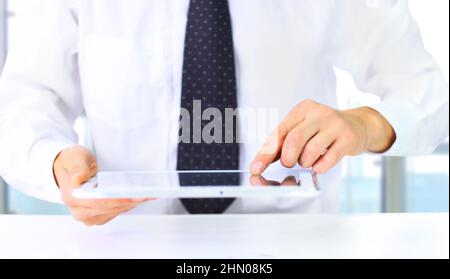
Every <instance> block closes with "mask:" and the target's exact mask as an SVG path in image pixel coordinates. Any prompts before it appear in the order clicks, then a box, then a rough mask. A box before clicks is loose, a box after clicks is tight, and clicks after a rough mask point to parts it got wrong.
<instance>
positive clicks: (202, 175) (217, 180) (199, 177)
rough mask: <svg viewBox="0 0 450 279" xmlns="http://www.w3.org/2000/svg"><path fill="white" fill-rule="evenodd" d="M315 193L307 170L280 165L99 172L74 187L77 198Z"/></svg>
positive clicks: (315, 181)
mask: <svg viewBox="0 0 450 279" xmlns="http://www.w3.org/2000/svg"><path fill="white" fill-rule="evenodd" d="M318 193H319V187H318V183H317V178H316V176H315V174H314V173H313V172H311V171H309V170H301V169H281V170H272V171H266V172H265V173H264V174H263V175H258V176H254V175H251V174H250V173H249V172H247V171H240V170H233V171H145V172H99V173H98V174H97V176H96V177H94V178H93V179H91V180H90V181H88V182H87V183H85V184H84V185H82V187H80V188H79V189H77V190H75V191H74V193H73V194H74V196H75V197H78V198H125V197H130V198H131V197H133V198H134V197H199V198H201V197H244V196H258V195H272V196H277V195H278V196H284V195H308V196H313V195H317V194H318Z"/></svg>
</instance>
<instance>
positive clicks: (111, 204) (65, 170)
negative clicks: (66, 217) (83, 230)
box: [53, 146, 148, 226]
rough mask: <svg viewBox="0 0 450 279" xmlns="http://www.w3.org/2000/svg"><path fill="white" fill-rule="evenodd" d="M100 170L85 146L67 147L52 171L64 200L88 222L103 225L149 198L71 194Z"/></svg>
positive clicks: (74, 214) (84, 221)
mask: <svg viewBox="0 0 450 279" xmlns="http://www.w3.org/2000/svg"><path fill="white" fill-rule="evenodd" d="M96 173H97V160H96V158H95V157H94V155H92V153H91V152H90V151H89V150H87V149H86V148H84V147H82V146H75V147H72V148H68V149H65V150H63V151H61V153H59V155H58V156H57V157H56V159H55V161H54V163H53V174H54V176H55V180H56V183H57V184H58V186H59V188H60V191H61V197H62V200H63V202H64V203H65V204H66V205H67V207H68V208H69V210H70V212H71V214H72V216H73V217H74V218H75V219H76V220H78V221H81V222H83V223H84V224H85V225H88V226H92V225H103V224H105V223H107V222H109V221H110V220H112V219H113V218H115V217H116V216H118V215H119V214H122V213H124V212H127V211H129V210H131V209H132V208H134V207H135V206H137V205H138V204H140V203H143V202H145V201H147V200H148V199H101V200H81V199H76V198H74V197H73V196H72V191H73V189H75V188H77V187H79V186H80V185H82V184H83V183H85V182H86V181H88V180H89V179H90V178H91V177H93V176H95V174H96Z"/></svg>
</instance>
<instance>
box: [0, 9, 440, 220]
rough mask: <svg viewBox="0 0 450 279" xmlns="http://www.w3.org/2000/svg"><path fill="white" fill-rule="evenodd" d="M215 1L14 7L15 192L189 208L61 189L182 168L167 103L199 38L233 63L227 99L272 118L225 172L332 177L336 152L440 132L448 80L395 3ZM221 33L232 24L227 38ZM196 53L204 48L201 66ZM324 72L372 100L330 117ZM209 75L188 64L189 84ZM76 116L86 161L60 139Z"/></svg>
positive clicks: (0, 85)
mask: <svg viewBox="0 0 450 279" xmlns="http://www.w3.org/2000/svg"><path fill="white" fill-rule="evenodd" d="M217 2H220V3H219V6H216V5H217ZM217 2H216V1H202V0H192V1H189V0H182V1H181V0H180V1H177V0H169V1H166V0H164V1H162V0H140V1H138V0H136V1H125V0H98V1H89V0H64V1H48V0H42V1H34V2H33V3H27V4H26V7H24V8H23V10H22V11H20V12H18V13H17V21H18V22H17V28H16V30H13V32H14V33H12V35H13V41H12V43H11V47H10V50H9V55H8V58H7V62H6V65H5V69H4V73H3V75H2V78H1V82H0V175H1V176H2V177H3V178H4V179H5V180H6V181H7V182H8V183H9V184H11V185H13V186H15V187H17V188H19V189H20V190H21V191H23V192H25V193H27V194H29V195H32V196H35V197H37V198H41V199H45V200H49V201H55V202H60V201H61V200H62V201H63V202H64V203H65V204H67V205H68V207H69V209H70V210H71V212H72V214H73V215H74V217H75V218H76V219H78V220H81V221H83V222H84V223H85V224H88V225H93V224H103V223H106V222H108V221H109V220H111V219H113V218H114V217H116V216H117V215H119V214H121V213H123V212H126V211H129V210H131V209H133V208H135V207H136V206H138V205H139V206H138V207H137V208H136V209H134V210H135V211H139V210H142V211H145V212H149V213H186V212H189V210H186V205H184V206H183V205H182V204H181V203H180V201H179V200H177V199H159V200H151V201H150V200H131V199H120V200H101V201H99V200H91V201H87V200H78V199H75V198H73V197H72V196H71V191H72V189H73V188H74V187H78V186H79V185H80V184H81V183H83V182H84V181H86V180H87V179H89V178H90V177H91V176H93V175H95V173H96V172H97V171H98V170H111V171H114V170H121V171H124V170H174V169H183V168H190V167H192V166H188V165H184V166H183V165H181V166H180V158H178V157H179V154H180V145H179V143H178V133H179V128H180V126H179V125H180V122H179V116H180V104H182V101H183V100H182V99H183V98H182V96H186V95H184V94H185V93H186V92H187V91H188V90H189V89H192V87H195V86H196V85H195V84H192V83H189V82H187V80H188V78H187V72H189V70H188V69H187V68H186V67H187V64H186V61H188V59H191V60H192V61H197V60H198V58H201V59H202V57H203V56H201V55H205V54H201V53H200V52H201V51H200V50H201V48H202V47H205V48H206V49H207V50H208V47H212V48H211V49H216V48H217V46H219V45H223V44H225V45H228V44H231V45H232V52H229V51H230V50H229V49H227V50H226V51H227V52H225V53H226V55H225V56H228V57H229V58H232V59H234V62H235V63H234V65H232V66H230V65H229V64H226V63H229V61H225V60H223V61H222V62H223V63H225V64H224V65H228V67H229V69H228V70H229V73H230V74H232V75H234V77H233V79H232V80H231V82H232V83H233V84H232V86H231V87H228V88H227V90H228V91H227V92H234V95H233V94H231V95H230V94H229V95H230V96H229V97H230V98H231V97H232V99H230V102H231V103H233V104H236V101H237V104H238V107H239V108H242V109H249V110H250V109H256V110H259V109H261V110H265V109H269V110H270V109H276V110H277V111H278V112H279V114H280V116H282V117H283V118H282V119H280V120H281V121H280V124H279V125H272V126H271V127H270V129H272V130H273V131H275V132H274V133H271V134H270V135H266V136H268V141H267V143H266V144H264V145H263V147H262V148H261V149H260V145H259V144H257V143H254V142H245V141H244V142H243V143H242V144H241V145H240V149H239V154H240V156H239V158H238V160H239V164H238V166H239V168H250V169H251V171H252V172H253V173H254V174H260V173H262V172H263V171H264V170H265V169H266V168H267V167H268V166H269V164H271V163H273V162H276V161H277V160H278V159H280V160H279V161H280V163H281V164H282V165H283V166H285V167H293V166H295V165H296V164H297V163H299V164H300V165H301V166H302V167H312V168H313V169H314V170H315V171H317V172H318V173H325V172H328V175H330V174H331V176H330V177H329V178H328V181H333V183H336V184H337V183H338V182H337V181H338V180H339V179H338V177H339V174H338V173H339V171H338V168H334V169H333V170H331V169H332V168H333V167H334V166H335V165H336V164H337V163H338V162H339V161H340V160H341V159H342V157H343V156H346V155H358V154H361V153H364V152H373V153H382V154H384V155H392V156H397V155H398V156H406V155H417V154H427V153H430V152H432V151H433V150H434V148H435V147H436V146H437V145H438V144H439V143H441V142H442V141H443V140H444V139H445V138H446V137H447V136H448V84H447V83H446V82H445V80H444V78H443V77H442V75H441V73H440V71H439V69H438V67H437V65H436V64H435V62H434V61H433V59H432V57H431V56H430V55H429V54H428V53H427V52H426V50H425V49H424V48H423V45H422V42H421V38H420V33H419V30H418V28H417V26H416V23H415V22H414V20H413V19H412V17H411V15H410V14H409V12H408V7H407V1H404V0H398V1H394V0H385V1H375V2H374V1H370V5H369V2H367V1H363V0H361V1H353V0H350V1H345V0H339V1H337V0H314V1H312V0H301V1H284V0H280V1H263V0H246V1H239V0H229V1H225V0H218V1H217ZM208 5H211V6H208ZM202 9H203V10H202ZM217 10H218V11H217ZM202 11H203V12H202ZM191 12H192V13H191ZM203 17H205V18H203ZM226 20H228V21H226ZM200 21H201V22H200ZM199 22H200V23H201V24H199ZM190 23H195V24H193V25H192V26H191V25H190ZM202 24H203V25H202ZM223 26H227V28H228V27H229V26H232V36H226V34H227V32H231V30H228V29H227V28H225V27H223ZM202 28H203V29H202ZM211 30H212V31H214V32H212V31H211ZM188 31H189V32H191V33H189V34H188ZM203 32H204V33H203ZM208 32H210V33H208ZM211 32H212V33H211ZM199 33H200V34H205V36H206V37H205V38H204V40H205V41H207V42H208V43H209V44H210V45H206V44H205V45H204V44H203V43H204V42H203V39H199V41H198V42H197V43H198V44H193V43H192V42H191V44H192V45H190V46H189V47H188V42H189V40H188V39H189V38H190V37H189V36H193V38H195V36H198V34H199ZM208 34H209V35H208ZM224 34H225V35H224ZM188 35H189V36H188ZM216 35H218V36H219V38H220V39H217V37H216ZM222 40H227V41H225V42H224V41H222ZM187 49H190V50H193V52H194V54H192V56H189V55H191V54H189V55H188V54H187V51H186V50H187ZM208 51H209V50H208ZM198 55H200V56H198ZM214 55H218V57H220V58H218V59H219V60H220V59H222V57H223V55H221V54H220V52H219V53H215V54H214ZM191 60H189V61H191ZM212 61H213V60H208V58H207V56H205V63H206V64H204V67H207V68H208V69H209V66H211V65H212V63H213V62H212ZM214 61H215V60H214ZM192 63H194V62H192ZM200 66H201V65H200V64H199V66H198V67H200ZM334 66H335V67H339V68H341V69H344V70H346V71H348V72H349V73H351V74H352V75H353V77H354V79H355V82H356V84H357V86H358V87H359V88H360V89H361V90H363V91H365V92H369V93H372V94H376V95H378V96H379V97H380V99H381V101H380V102H379V103H378V104H375V105H373V106H370V107H369V106H367V107H359V108H354V109H352V110H345V111H342V110H338V109H337V108H336V106H337V101H336V92H335V91H336V88H335V87H336V86H335V76H334V72H333V67H334ZM218 69H221V68H220V67H219V68H218ZM203 72H204V73H203ZM212 73H213V72H212V71H208V70H205V71H202V72H200V73H197V74H198V75H199V78H200V83H202V82H205V84H206V81H205V80H206V77H209V76H210V75H211V74H212ZM182 81H183V82H182ZM184 81H186V82H187V83H184ZM213 84H215V85H219V87H220V86H225V85H223V84H222V81H220V80H218V81H217V82H215V83H213ZM202 86H203V84H202ZM205 86H206V85H205ZM205 88H206V87H205ZM211 92H214V93H213V94H216V93H217V92H218V91H216V90H212V91H211ZM202 94H203V93H202ZM210 94H211V93H210ZM217 94H218V93H217ZM200 97H201V98H203V97H204V96H203V95H202V96H200ZM210 97H211V96H210ZM216 97H217V96H216ZM189 98H190V97H189ZM233 98H234V99H233ZM213 99H214V100H216V99H217V98H215V97H214V98H213ZM211 100H212V99H211ZM224 100H225V99H224ZM309 100H314V101H309ZM216 101H217V100H216ZM211 102H212V103H213V104H215V103H214V101H211ZM224 102H225V101H224ZM226 103H229V102H228V101H227V102H226ZM232 107H234V106H232ZM83 110H85V111H86V115H87V118H88V120H89V124H90V128H91V132H92V141H93V146H94V149H95V155H94V152H93V151H92V150H91V151H90V150H88V149H86V148H85V147H81V146H76V144H77V135H76V133H75V132H74V130H73V124H74V121H75V120H76V119H77V117H78V116H79V115H80V114H81V112H82V111H83ZM239 121H242V120H241V119H239ZM268 125H269V126H270V124H268ZM242 133H243V136H244V138H245V137H248V136H249V135H248V134H249V133H250V132H249V130H245V129H242ZM267 134H268V133H267ZM236 150H238V149H234V151H233V152H234V153H236ZM189 152H190V153H186V154H192V152H193V150H190V151H189ZM204 153H206V152H204ZM203 155H206V154H203ZM203 155H201V156H203ZM255 156H256V157H255ZM234 159H236V158H234ZM209 163H211V162H209ZM233 164H234V165H237V164H236V162H234V163H233ZM233 164H228V165H227V167H228V166H233ZM277 164H279V163H276V164H274V165H275V167H277V166H276V165H277ZM55 180H56V181H55ZM55 182H56V183H55ZM331 186H333V185H331ZM328 188H330V189H331V188H333V187H328ZM323 196H325V197H327V199H325V201H322V203H332V202H330V200H333V199H334V200H336V199H337V196H336V193H335V192H333V191H329V193H328V195H326V194H323ZM322 199H323V197H322ZM313 204H314V203H311V202H309V201H307V202H301V201H290V200H289V201H288V200H253V199H240V200H234V201H231V204H227V206H226V207H225V208H224V209H223V211H224V212H293V211H314V210H315V209H317V207H316V206H315V205H313ZM319 207H320V206H319Z"/></svg>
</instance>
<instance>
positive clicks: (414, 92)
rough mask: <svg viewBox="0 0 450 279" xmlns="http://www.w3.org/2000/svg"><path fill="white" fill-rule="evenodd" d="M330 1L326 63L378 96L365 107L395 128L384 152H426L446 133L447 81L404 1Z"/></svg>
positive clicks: (447, 112)
mask: <svg viewBox="0 0 450 279" xmlns="http://www.w3.org/2000/svg"><path fill="white" fill-rule="evenodd" d="M336 2H338V1H336ZM335 5H336V7H335V9H336V10H337V13H336V18H335V19H334V20H335V21H332V22H333V25H334V28H331V29H330V30H334V32H333V34H332V35H330V38H331V41H330V42H329V46H330V48H329V50H330V51H329V54H330V55H329V59H330V63H331V64H333V65H334V66H336V67H338V68H341V69H343V70H345V71H347V72H349V73H350V74H351V75H352V76H353V78H354V80H355V83H356V85H357V86H358V88H359V89H360V90H361V91H364V92H367V93H372V94H376V95H378V96H379V97H380V99H381V101H380V102H379V103H377V104H374V105H372V106H370V107H372V108H373V109H375V110H377V111H378V112H379V113H381V114H382V115H383V116H384V117H385V118H386V119H387V120H388V121H389V122H390V124H391V125H392V127H393V128H394V130H395V133H396V141H395V143H394V144H393V146H392V147H391V148H390V149H389V150H388V151H387V152H386V153H385V155H391V156H406V155H422V154H428V153H431V152H432V151H433V150H434V149H435V148H436V147H437V146H438V145H439V144H440V143H442V142H443V141H444V140H445V139H446V138H447V137H448V134H449V130H448V129H449V128H448V126H449V119H448V115H449V105H448V93H449V87H448V83H447V81H446V80H445V78H444V77H443V75H442V73H441V71H440V70H439V67H438V66H437V64H436V63H435V62H434V60H433V58H432V56H431V55H430V54H429V53H428V52H427V51H426V50H425V48H424V46H423V43H422V38H421V35H420V31H419V29H418V27H417V24H416V22H415V21H414V19H413V18H412V16H411V14H410V13H409V9H408V2H407V1H406V0H383V1H380V0H371V1H352V0H344V1H339V4H335ZM436 32H439V30H436Z"/></svg>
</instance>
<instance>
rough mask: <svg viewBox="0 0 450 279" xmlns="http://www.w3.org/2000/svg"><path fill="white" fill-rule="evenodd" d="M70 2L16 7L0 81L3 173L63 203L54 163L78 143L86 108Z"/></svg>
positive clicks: (0, 166) (28, 191) (0, 161)
mask: <svg viewBox="0 0 450 279" xmlns="http://www.w3.org/2000/svg"><path fill="white" fill-rule="evenodd" d="M75 11H76V10H75V7H74V5H73V3H72V2H70V1H65V0H61V1H42V0H40V1H30V3H28V2H27V3H24V4H23V5H21V6H19V7H18V10H17V11H16V16H15V19H14V24H13V25H12V26H11V29H10V31H9V32H10V45H9V53H8V57H7V61H6V64H5V68H4V71H3V74H2V77H1V79H0V176H2V177H3V179H5V181H6V182H7V183H8V184H10V185H11V186H14V187H16V188H18V189H19V190H21V191H22V192H24V193H26V194H28V195H32V196H34V197H37V198H40V199H44V200H48V201H52V202H60V201H61V199H60V194H59V189H58V187H57V185H56V183H55V180H54V177H53V161H54V159H55V158H56V156H57V154H58V153H59V152H60V151H61V150H62V149H64V148H67V147H70V146H73V145H75V144H76V143H77V142H78V139H77V135H76V133H75V131H74V130H73V125H74V122H75V120H76V118H77V117H78V116H79V115H80V114H81V111H82V109H83V106H82V101H81V94H80V82H79V74H78V66H77V49H76V45H77V36H76V34H77V18H76V13H75Z"/></svg>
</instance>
